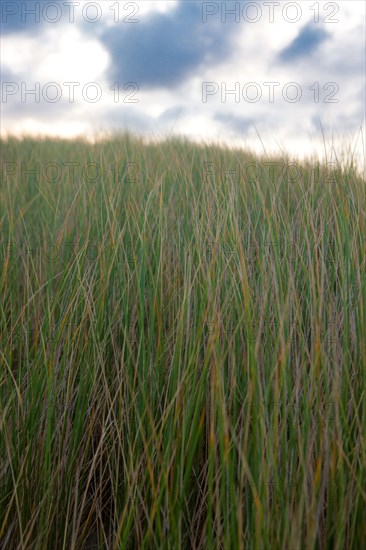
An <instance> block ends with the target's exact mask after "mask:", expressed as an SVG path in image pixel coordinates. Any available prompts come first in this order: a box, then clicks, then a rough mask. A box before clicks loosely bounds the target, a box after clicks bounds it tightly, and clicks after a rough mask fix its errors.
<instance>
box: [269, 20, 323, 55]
mask: <svg viewBox="0 0 366 550" xmlns="http://www.w3.org/2000/svg"><path fill="white" fill-rule="evenodd" d="M328 37H329V34H328V33H327V32H326V31H324V30H323V29H320V28H317V27H314V26H313V25H311V24H309V25H306V26H305V27H304V28H303V29H302V30H301V31H300V33H299V34H298V36H297V37H296V38H295V39H294V40H293V41H292V42H291V44H290V45H289V46H287V47H286V48H284V49H283V50H282V52H281V53H280V55H279V59H280V61H284V62H288V61H290V62H291V61H296V60H297V59H299V58H301V57H305V56H309V55H311V54H312V53H313V52H314V51H315V50H316V49H317V48H318V47H319V46H320V44H321V43H322V42H324V40H326V39H327V38H328Z"/></svg>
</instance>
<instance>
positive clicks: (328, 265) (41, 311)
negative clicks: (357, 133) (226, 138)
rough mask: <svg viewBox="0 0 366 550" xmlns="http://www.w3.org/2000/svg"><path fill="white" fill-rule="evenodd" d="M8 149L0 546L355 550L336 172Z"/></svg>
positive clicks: (41, 147) (364, 365)
mask: <svg viewBox="0 0 366 550" xmlns="http://www.w3.org/2000/svg"><path fill="white" fill-rule="evenodd" d="M2 150H3V153H2V169H3V179H2V184H1V191H0V203H1V206H0V208H1V210H0V226H1V243H0V254H1V265H0V285H1V292H0V296H1V298H0V299H1V316H0V334H1V339H2V344H1V351H0V364H1V369H0V387H1V390H0V391H1V401H0V423H1V441H0V450H1V465H0V468H1V469H0V487H1V496H0V499H1V500H0V541H1V542H0V545H1V547H2V548H32V549H38V548H52V549H53V548H60V549H61V548H62V549H69V548H71V549H73V548H137V547H138V548H168V549H176V548H238V549H240V548H254V549H261V548H288V549H292V550H296V549H302V548H314V549H315V548H335V549H343V548H362V546H363V544H364V543H365V538H366V533H365V523H364V520H365V503H366V489H365V487H366V470H365V465H366V444H365V441H366V440H365V426H366V405H365V387H366V338H365V335H366V278H365V268H366V266H365V257H366V238H365V237H366V219H365V215H366V185H365V180H363V179H362V177H361V176H360V175H359V174H358V173H357V170H356V168H355V167H354V166H353V165H352V163H351V162H350V163H349V164H348V165H345V166H343V167H340V166H335V165H332V166H331V167H330V165H319V164H318V165H312V164H311V162H310V161H308V162H304V163H303V164H301V165H300V164H298V165H297V166H292V167H289V166H288V159H285V158H282V159H280V158H278V159H270V160H268V159H266V158H264V157H263V158H254V157H252V156H251V155H250V154H247V153H244V152H241V151H232V150H229V149H220V148H218V147H215V146H194V145H191V144H189V143H187V142H185V141H182V140H169V141H167V142H164V143H160V144H156V145H152V144H150V145H143V144H142V142H141V141H139V140H138V139H133V138H131V137H129V136H122V137H120V138H113V139H109V140H106V141H105V142H103V143H97V144H95V145H90V144H86V143H84V142H82V141H75V142H67V141H57V140H55V141H52V140H38V141H37V140H32V139H24V140H21V141H17V140H15V139H9V140H7V141H5V142H3V143H2ZM36 163H39V165H38V167H37V165H36ZM49 163H53V164H49ZM66 163H68V164H66ZM70 163H74V164H70ZM91 163H94V164H93V165H92V164H91ZM31 170H33V172H31ZM27 171H28V172H27Z"/></svg>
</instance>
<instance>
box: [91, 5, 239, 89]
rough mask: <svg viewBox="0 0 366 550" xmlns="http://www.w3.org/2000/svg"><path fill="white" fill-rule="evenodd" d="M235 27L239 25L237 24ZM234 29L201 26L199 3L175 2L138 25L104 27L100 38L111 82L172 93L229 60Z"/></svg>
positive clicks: (231, 26)
mask: <svg viewBox="0 0 366 550" xmlns="http://www.w3.org/2000/svg"><path fill="white" fill-rule="evenodd" d="M236 27H238V25H236ZM232 30H233V25H232V24H230V23H228V24H226V25H225V26H223V25H222V24H221V22H220V20H219V19H217V21H212V22H210V23H207V24H205V23H203V22H202V3H201V2H187V3H186V2H180V3H179V4H178V6H177V7H176V8H175V9H173V10H171V11H169V12H168V13H165V14H161V13H159V14H151V15H149V17H148V18H147V19H146V20H143V19H142V18H141V17H140V22H139V23H138V24H131V25H128V26H127V25H126V26H125V27H124V28H123V29H122V30H121V28H113V27H111V28H108V29H107V30H106V31H105V32H104V34H103V35H102V37H101V39H102V42H103V43H104V45H105V46H106V47H107V48H108V50H109V52H110V53H111V56H112V67H111V70H110V73H109V76H110V78H111V80H113V81H118V82H128V81H133V82H137V83H138V84H139V86H141V87H145V88H159V87H164V88H172V87H175V86H176V85H177V84H179V83H180V82H181V81H182V80H183V79H185V78H187V77H188V76H191V75H192V74H193V73H196V72H198V71H199V70H200V69H202V68H203V67H204V65H205V63H210V64H214V63H218V62H220V61H222V60H223V59H225V58H226V57H227V56H229V55H230V53H231V51H232V48H231V38H232V32H231V31H232Z"/></svg>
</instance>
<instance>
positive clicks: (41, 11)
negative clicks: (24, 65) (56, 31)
mask: <svg viewBox="0 0 366 550" xmlns="http://www.w3.org/2000/svg"><path fill="white" fill-rule="evenodd" d="M52 3H53V4H57V5H58V6H59V10H58V11H59V13H60V14H62V13H63V12H64V11H65V8H63V10H62V4H63V2H62V0H54V1H53V2H52ZM0 4H1V7H0V9H1V18H0V30H1V34H8V33H13V32H28V31H34V30H36V29H37V28H39V27H40V26H41V25H42V24H43V23H45V22H46V23H48V24H49V25H55V23H52V22H51V21H52V20H53V19H57V17H58V12H57V9H56V7H50V6H48V7H47V6H46V7H45V5H46V4H50V2H47V3H46V4H44V3H43V2H40V1H39V0H38V1H37V0H22V1H20V0H16V1H10V0H3V1H2V2H1V3H0ZM61 19H62V18H61Z"/></svg>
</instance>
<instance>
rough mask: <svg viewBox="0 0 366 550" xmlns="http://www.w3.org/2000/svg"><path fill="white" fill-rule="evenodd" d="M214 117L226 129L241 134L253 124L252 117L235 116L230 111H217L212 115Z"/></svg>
mask: <svg viewBox="0 0 366 550" xmlns="http://www.w3.org/2000/svg"><path fill="white" fill-rule="evenodd" d="M214 119H215V120H217V121H218V122H220V123H222V124H223V125H224V126H226V127H227V128H228V129H230V130H232V131H233V132H235V133H236V134H238V135H242V134H243V133H244V132H246V131H247V130H249V128H250V127H251V126H252V124H253V119H250V118H246V117H244V116H239V115H238V116H237V115H233V114H231V113H227V114H224V113H217V114H216V115H215V116H214Z"/></svg>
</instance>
